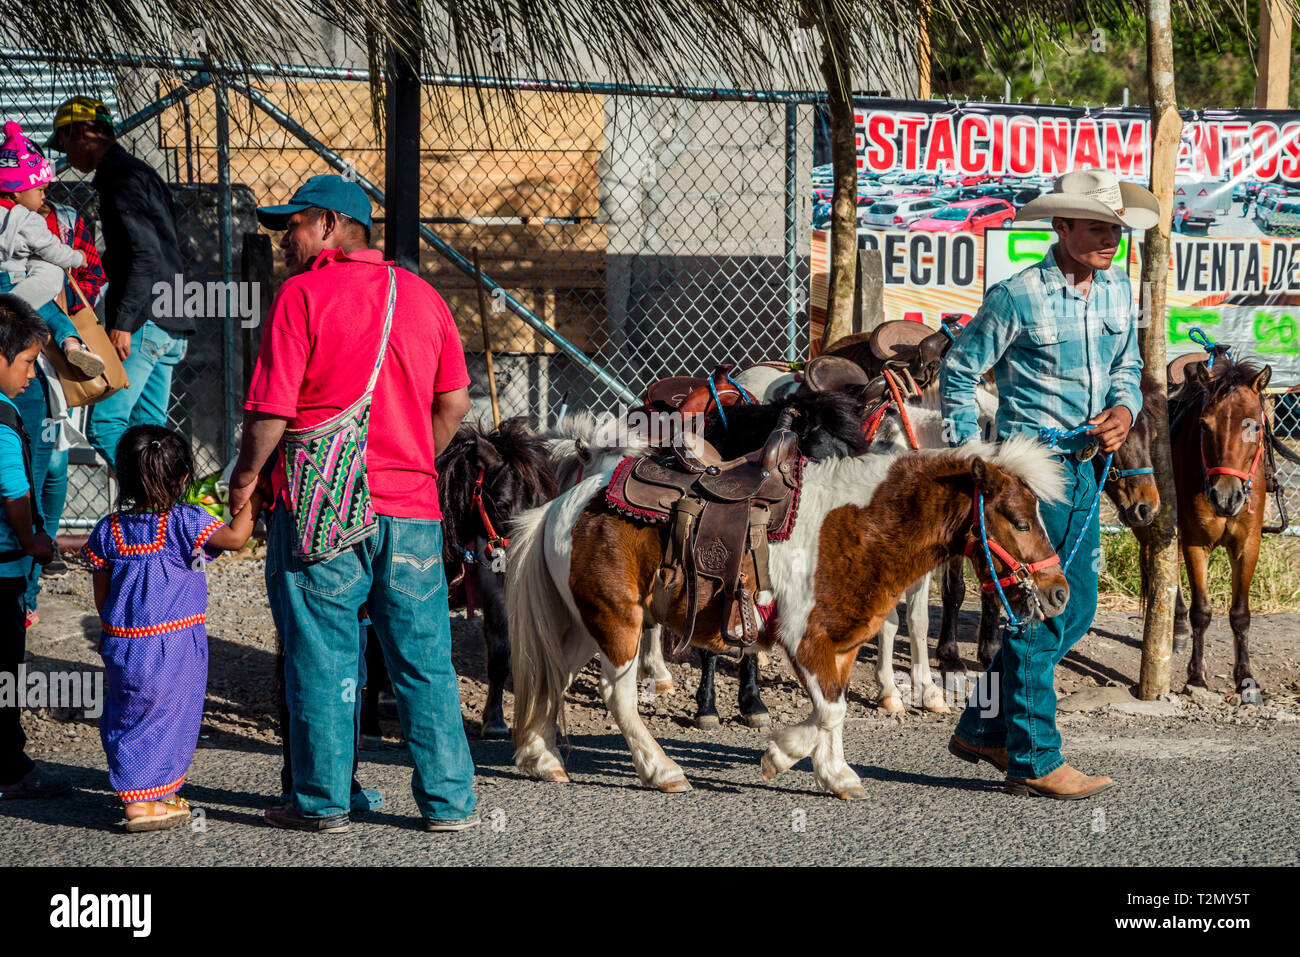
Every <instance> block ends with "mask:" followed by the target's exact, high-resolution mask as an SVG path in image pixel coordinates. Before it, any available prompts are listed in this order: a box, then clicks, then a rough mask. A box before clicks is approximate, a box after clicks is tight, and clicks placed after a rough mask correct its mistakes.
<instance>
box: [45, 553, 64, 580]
mask: <svg viewBox="0 0 1300 957" xmlns="http://www.w3.org/2000/svg"><path fill="white" fill-rule="evenodd" d="M67 573H68V563H67V562H65V561H64V560H63V559H62V558H59V557H58V556H57V555H55V556H54V561H52V562H50V563H49V564H48V565H46V566H45V567H44V568H43V569H42V570H41V574H42V575H50V576H54V575H66V574H67Z"/></svg>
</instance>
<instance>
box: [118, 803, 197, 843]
mask: <svg viewBox="0 0 1300 957" xmlns="http://www.w3.org/2000/svg"><path fill="white" fill-rule="evenodd" d="M127 806H128V807H146V808H148V809H149V810H148V811H147V812H146V813H144V814H139V815H137V816H135V817H128V818H127V819H126V832H127V833H128V834H139V833H140V832H141V831H165V830H167V828H169V827H175V826H176V825H178V824H180V823H182V822H184V821H188V820H189V819H190V805H189V802H188V801H186V800H185V798H183V797H177V796H176V795H174V794H173V795H172V796H171V797H169V798H167V799H166V800H165V801H149V802H143V801H142V802H139V803H132V804H129V805H127Z"/></svg>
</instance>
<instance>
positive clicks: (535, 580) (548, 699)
mask: <svg viewBox="0 0 1300 957" xmlns="http://www.w3.org/2000/svg"><path fill="white" fill-rule="evenodd" d="M554 504H555V503H554V502H548V503H547V504H545V505H542V506H540V507H539V508H533V509H529V510H528V511H526V512H520V513H519V515H518V517H517V518H516V519H515V520H514V522H513V523H512V524H511V531H510V549H509V552H508V554H509V558H508V559H507V563H506V615H507V620H508V621H509V622H510V663H511V668H512V670H513V672H514V684H515V720H514V725H515V764H517V765H519V766H520V767H525V766H526V765H532V764H534V763H535V762H536V761H537V759H539V758H541V757H542V754H540V753H536V754H535V753H533V751H534V750H536V749H538V748H541V747H544V746H545V745H544V743H543V742H546V740H547V737H548V735H547V734H546V731H547V726H548V724H552V723H562V722H563V720H564V691H565V685H567V684H568V677H569V676H568V669H567V667H566V665H565V658H564V636H565V634H566V633H567V632H568V631H569V618H570V615H569V609H568V607H567V606H566V605H565V604H564V598H563V596H561V594H560V592H559V591H558V590H557V589H556V587H555V582H554V580H553V579H552V578H551V573H550V571H549V569H548V568H547V566H546V548H545V536H546V524H547V523H546V520H547V517H548V515H549V512H550V509H551V507H552V506H553V505H554ZM552 740H553V738H552Z"/></svg>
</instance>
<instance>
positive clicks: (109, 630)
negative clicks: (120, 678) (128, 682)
mask: <svg viewBox="0 0 1300 957" xmlns="http://www.w3.org/2000/svg"><path fill="white" fill-rule="evenodd" d="M207 620H208V616H207V615H205V614H202V613H200V614H197V615H190V616H189V617H188V618H178V619H176V620H175V621H165V622H163V623H162V624H160V625H142V626H140V627H138V628H125V627H122V626H120V625H110V624H109V623H108V622H106V621H103V620H101V621H100V626H101V627H103V629H104V633H105V634H106V635H111V636H112V637H114V638H147V637H149V636H150V635H165V634H167V632H169V631H184V630H185V629H186V628H193V627H194V626H195V625H201V624H203V623H204V622H205V621H207Z"/></svg>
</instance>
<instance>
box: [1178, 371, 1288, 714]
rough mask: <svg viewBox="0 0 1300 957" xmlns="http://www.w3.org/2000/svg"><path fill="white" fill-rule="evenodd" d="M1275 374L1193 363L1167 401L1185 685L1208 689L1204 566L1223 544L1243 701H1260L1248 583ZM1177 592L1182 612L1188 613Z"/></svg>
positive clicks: (1262, 504)
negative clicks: (1185, 618) (1185, 639)
mask: <svg viewBox="0 0 1300 957" xmlns="http://www.w3.org/2000/svg"><path fill="white" fill-rule="evenodd" d="M1272 372H1273V370H1272V368H1271V367H1269V366H1267V365H1264V364H1262V363H1259V362H1254V361H1246V362H1232V361H1230V360H1229V359H1227V357H1226V356H1225V357H1222V358H1219V359H1218V360H1217V361H1216V363H1215V368H1214V372H1213V374H1211V372H1210V370H1209V369H1208V368H1207V367H1206V364H1205V363H1204V362H1198V363H1196V364H1195V365H1193V366H1192V367H1191V369H1190V372H1189V374H1188V377H1187V382H1186V383H1185V384H1184V385H1183V387H1182V389H1181V390H1180V391H1179V392H1178V393H1177V394H1176V395H1175V396H1173V397H1172V398H1171V400H1170V402H1171V405H1172V406H1173V411H1172V412H1171V415H1172V416H1174V417H1175V422H1174V427H1173V430H1172V436H1171V439H1170V445H1171V451H1172V453H1173V465H1174V486H1175V488H1176V489H1177V492H1178V536H1179V542H1180V545H1181V547H1182V552H1183V563H1184V565H1185V566H1186V567H1187V579H1188V583H1189V584H1190V585H1191V589H1192V607H1191V625H1192V657H1191V659H1190V660H1189V661H1188V663H1187V683H1188V684H1189V685H1200V686H1201V687H1205V686H1206V680H1207V674H1206V670H1205V653H1204V652H1205V629H1206V628H1207V627H1209V624H1210V585H1209V580H1208V569H1209V564H1210V554H1211V553H1212V552H1213V551H1214V550H1215V549H1216V548H1218V547H1220V546H1222V547H1223V548H1225V549H1226V550H1227V552H1228V560H1229V562H1231V564H1232V605H1231V607H1230V608H1229V610H1228V622H1229V624H1230V625H1231V626H1232V637H1233V639H1234V643H1235V648H1236V664H1235V665H1234V666H1233V669H1232V678H1233V681H1234V682H1235V683H1236V686H1237V691H1238V693H1239V694H1240V695H1241V700H1242V703H1243V704H1258V703H1259V702H1260V700H1261V699H1260V696H1259V688H1258V686H1257V685H1256V683H1255V679H1254V677H1253V676H1252V675H1251V673H1250V647H1249V639H1250V583H1251V580H1252V579H1253V578H1254V577H1255V563H1256V561H1257V560H1258V558H1259V542H1260V529H1261V528H1262V527H1263V525H1264V511H1265V508H1266V505H1267V500H1268V491H1267V489H1266V487H1265V486H1266V484H1267V483H1266V481H1265V475H1264V470H1263V469H1262V468H1261V465H1262V464H1263V460H1264V453H1265V448H1264V446H1265V443H1266V440H1267V432H1266V422H1265V418H1264V415H1265V413H1264V403H1263V399H1262V398H1261V394H1262V393H1263V391H1264V389H1265V388H1266V387H1267V386H1268V380H1269V378H1270V377H1271V375H1272ZM1179 597H1180V601H1179V608H1178V611H1179V612H1180V617H1182V615H1185V614H1186V612H1185V611H1184V609H1183V607H1182V603H1181V596H1179ZM1185 627H1186V626H1185V625H1184V629H1185Z"/></svg>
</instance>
